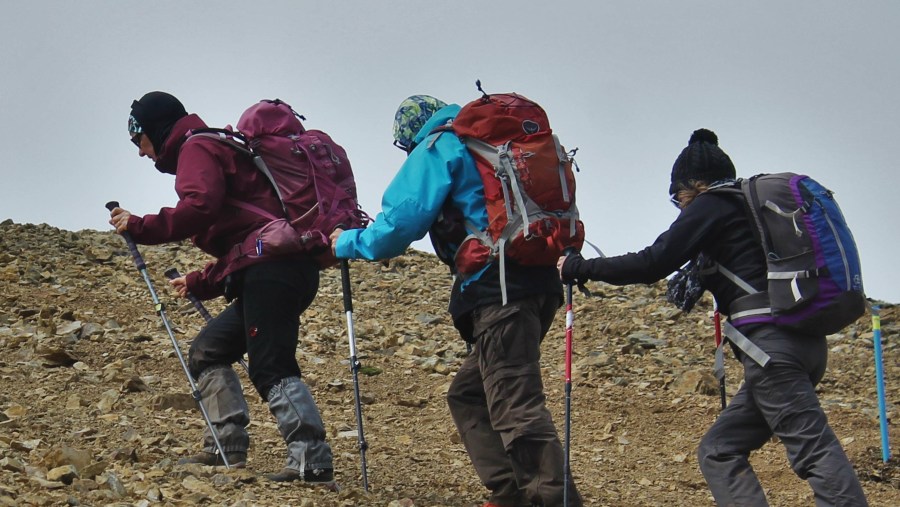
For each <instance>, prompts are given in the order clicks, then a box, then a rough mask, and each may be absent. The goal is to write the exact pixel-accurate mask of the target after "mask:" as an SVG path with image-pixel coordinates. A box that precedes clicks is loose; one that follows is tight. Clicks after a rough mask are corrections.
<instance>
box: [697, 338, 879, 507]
mask: <svg viewBox="0 0 900 507" xmlns="http://www.w3.org/2000/svg"><path fill="white" fill-rule="evenodd" d="M749 338H750V339H751V341H753V342H754V343H755V344H756V345H757V346H759V347H760V348H761V349H763V350H764V351H765V352H766V353H768V354H769V356H771V358H772V359H771V361H770V362H769V364H768V365H767V366H766V367H765V368H763V367H761V366H759V365H758V364H757V363H756V362H755V361H753V359H750V358H748V357H746V356H744V357H742V358H741V361H742V363H743V364H744V384H743V385H742V386H741V388H740V389H739V390H738V393H737V394H736V395H735V396H734V398H733V399H732V400H731V403H729V404H728V407H727V408H726V409H725V410H724V411H722V413H721V414H720V415H719V418H718V419H717V420H716V422H715V423H714V424H713V425H712V427H711V428H710V429H709V431H708V432H707V433H706V435H705V436H704V437H703V439H702V441H701V442H700V447H699V449H698V452H697V454H698V459H699V462H700V469H701V471H702V472H703V476H704V477H705V478H706V482H707V484H708V485H709V489H710V490H711V491H712V494H713V497H714V498H715V500H716V504H717V505H720V506H734V507H740V506H753V507H757V506H765V505H768V503H767V501H766V496H765V493H764V492H763V489H762V486H761V485H760V483H759V479H757V477H756V474H755V473H754V472H753V468H752V467H751V466H750V462H749V456H750V452H751V451H754V450H756V449H759V448H760V447H762V446H763V444H765V443H766V442H767V441H768V440H769V439H770V438H771V437H772V435H773V434H774V435H777V436H778V438H779V439H780V440H781V443H782V444H784V447H785V449H786V450H787V457H788V460H789V461H790V464H791V468H792V469H793V470H794V473H796V474H797V475H798V476H799V477H800V478H801V479H805V480H806V481H808V482H809V485H810V486H811V487H812V489H813V493H814V495H815V502H816V505H817V506H819V507H822V506H864V505H868V504H867V502H866V498H865V495H864V493H863V490H862V487H861V486H860V483H859V479H858V478H857V477H856V473H855V472H854V471H853V466H852V465H851V464H850V461H849V460H848V459H847V455H846V454H845V453H844V450H843V448H841V444H840V441H838V439H837V437H836V436H835V434H834V432H833V431H832V430H831V427H830V426H829V425H828V419H827V418H826V416H825V412H824V411H823V410H822V407H821V405H820V404H819V398H818V396H817V395H816V391H815V386H816V384H818V383H819V381H820V380H821V379H822V376H823V375H824V374H825V366H826V363H827V361H828V348H827V343H826V341H825V338H824V337H810V336H802V335H795V334H790V333H788V332H785V331H783V330H780V329H777V328H775V327H774V326H765V327H763V328H761V329H757V330H756V331H755V332H753V333H751V334H750V335H749Z"/></svg>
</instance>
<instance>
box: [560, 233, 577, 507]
mask: <svg viewBox="0 0 900 507" xmlns="http://www.w3.org/2000/svg"><path fill="white" fill-rule="evenodd" d="M564 253H565V254H566V256H568V255H569V254H570V253H572V250H571V249H566V251H565V252H564ZM574 322H575V312H574V311H573V310H572V283H567V284H566V426H565V428H566V429H565V442H566V445H565V449H564V450H565V460H564V461H563V506H564V507H568V506H569V484H570V483H571V482H572V470H571V467H570V465H569V456H570V450H571V447H572V445H571V444H572V327H573V325H574Z"/></svg>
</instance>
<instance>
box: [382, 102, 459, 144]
mask: <svg viewBox="0 0 900 507" xmlns="http://www.w3.org/2000/svg"><path fill="white" fill-rule="evenodd" d="M446 105H447V104H445V103H443V102H441V101H440V100H438V99H436V98H434V97H432V96H430V95H413V96H411V97H409V98H408V99H406V100H404V101H403V102H401V103H400V107H398V108H397V113H396V114H394V146H397V147H398V148H400V149H402V150H404V151H406V152H409V151H410V150H411V149H412V148H413V147H414V146H413V139H415V137H416V134H418V133H419V130H421V129H422V127H423V126H424V125H425V123H426V122H427V121H428V119H429V118H431V116H432V115H433V114H434V113H436V112H437V111H438V110H440V109H441V108H442V107H444V106H446Z"/></svg>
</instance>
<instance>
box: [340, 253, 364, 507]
mask: <svg viewBox="0 0 900 507" xmlns="http://www.w3.org/2000/svg"><path fill="white" fill-rule="evenodd" d="M341 287H342V288H343V292H344V313H345V314H346V315H347V336H348V337H349V340H350V372H351V373H352V374H353V395H354V396H355V397H356V426H357V429H358V431H357V443H358V444H359V456H360V461H361V463H362V483H363V489H364V490H365V491H366V492H368V491H369V478H368V475H367V474H366V449H368V448H369V444H367V443H366V437H365V433H364V432H363V417H362V404H361V403H360V401H359V368H360V364H359V360H358V359H357V358H356V335H355V334H354V332H353V297H352V296H351V294H350V261H348V260H347V259H342V260H341Z"/></svg>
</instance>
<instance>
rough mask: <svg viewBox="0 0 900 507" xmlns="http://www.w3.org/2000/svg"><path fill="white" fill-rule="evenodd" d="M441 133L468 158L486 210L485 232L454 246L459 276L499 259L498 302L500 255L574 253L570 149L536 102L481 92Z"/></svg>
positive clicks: (531, 259) (533, 257)
mask: <svg viewBox="0 0 900 507" xmlns="http://www.w3.org/2000/svg"><path fill="white" fill-rule="evenodd" d="M479 84H480V83H479ZM480 89H481V88H480V86H479V90H480ZM482 93H484V92H483V91H482ZM449 130H452V131H453V132H454V133H455V134H456V135H457V136H458V137H459V138H460V140H461V141H462V142H463V143H465V145H466V147H467V148H468V149H469V152H470V153H471V154H472V156H473V157H474V159H475V165H476V166H477V168H478V172H479V173H480V175H481V180H482V182H483V183H484V198H485V204H486V207H487V214H488V227H487V229H486V230H484V231H480V232H479V233H475V234H470V235H469V236H468V237H467V238H466V239H465V240H464V241H463V242H462V244H461V245H460V247H459V250H458V251H457V253H456V257H455V265H456V270H457V272H458V273H460V274H461V275H462V276H463V277H465V276H466V275H471V274H474V273H476V272H477V271H479V270H480V269H482V268H483V267H484V266H486V265H487V264H488V263H490V262H491V261H493V260H495V259H497V260H499V262H500V277H501V278H500V284H501V291H502V295H503V303H504V304H505V303H506V280H505V270H506V268H505V263H506V260H507V259H509V260H511V261H514V262H515V263H517V264H519V265H522V266H555V265H556V261H557V259H558V258H559V257H560V255H562V254H563V252H564V251H565V250H567V249H570V248H571V249H574V250H581V247H582V245H583V243H584V224H582V222H581V220H579V215H578V208H577V207H576V206H575V174H574V173H573V171H572V167H573V163H574V162H573V159H572V156H573V155H574V151H573V152H572V153H567V152H566V150H565V149H564V148H563V146H562V145H561V144H560V143H559V139H558V138H557V137H556V135H555V134H553V132H552V130H551V129H550V122H549V120H548V119H547V113H545V112H544V110H543V108H541V106H539V105H538V104H537V103H535V102H533V101H531V100H529V99H527V98H525V97H523V96H521V95H518V94H515V93H502V94H493V95H488V94H484V95H483V96H482V97H481V98H479V99H476V100H474V101H472V102H470V103H468V104H466V105H465V106H464V107H463V108H462V109H461V110H460V112H459V114H458V115H457V116H456V118H455V119H454V120H453V123H452V125H451V126H450V127H449ZM576 168H577V166H576Z"/></svg>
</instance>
